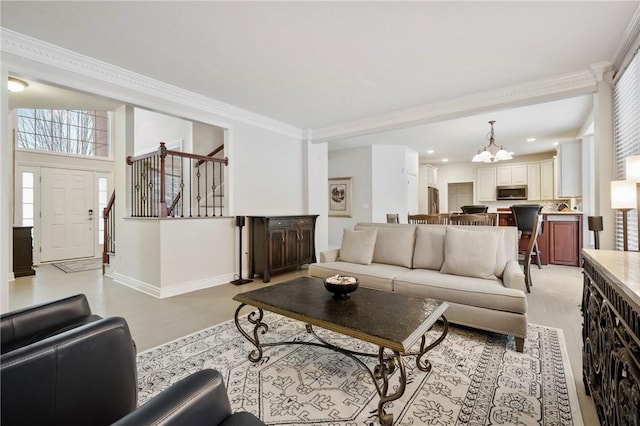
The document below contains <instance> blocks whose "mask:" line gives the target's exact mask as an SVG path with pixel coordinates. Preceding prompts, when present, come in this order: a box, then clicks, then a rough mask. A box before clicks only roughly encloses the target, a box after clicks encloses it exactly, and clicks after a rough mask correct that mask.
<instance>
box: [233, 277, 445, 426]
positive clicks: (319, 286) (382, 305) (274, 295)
mask: <svg viewBox="0 0 640 426" xmlns="http://www.w3.org/2000/svg"><path fill="white" fill-rule="evenodd" d="M233 300H236V301H238V302H240V306H238V308H237V309H236V312H235V316H234V319H235V323H236V327H237V328H238V331H240V333H242V335H243V336H244V337H245V338H246V339H247V340H249V342H251V343H252V344H253V345H254V346H255V347H256V349H253V350H251V351H250V352H249V355H248V358H249V360H250V361H252V362H258V361H260V360H261V359H262V355H263V348H265V347H269V346H276V345H311V346H320V347H324V348H329V349H331V350H334V351H337V352H340V353H342V354H344V355H346V356H349V357H351V358H352V359H353V360H355V361H356V362H357V364H358V365H360V366H361V367H362V368H363V369H364V370H365V371H367V372H368V373H369V374H370V375H371V378H372V379H373V383H374V384H375V386H376V390H377V392H378V395H379V396H380V401H379V402H378V417H379V418H380V421H381V422H382V424H384V425H391V424H392V423H393V414H390V413H386V411H385V410H384V405H385V404H386V403H388V402H390V401H394V400H396V399H398V398H400V397H401V396H402V395H403V394H404V391H405V387H406V385H407V376H406V371H405V365H404V361H403V359H402V357H403V356H409V355H411V356H415V358H416V366H417V368H418V369H420V370H421V371H424V372H427V373H428V372H429V371H431V363H430V362H429V361H428V360H427V359H426V358H424V356H425V354H426V353H427V352H428V351H430V350H431V349H433V348H434V347H435V346H437V345H438V344H440V342H442V340H444V338H445V336H446V335H447V332H448V329H449V324H448V322H447V319H446V318H445V316H444V312H445V311H446V310H447V308H448V307H449V305H448V304H447V303H446V302H441V301H438V300H433V299H425V298H420V297H412V296H406V295H403V294H398V293H392V292H387V291H379V290H372V289H368V288H364V287H360V288H358V289H357V290H356V291H355V292H354V293H352V294H351V296H350V297H349V298H346V299H335V298H334V297H333V295H332V294H331V293H329V292H328V291H327V290H326V289H325V288H324V283H323V280H321V279H318V278H311V277H301V278H296V279H293V280H290V281H285V282H282V283H279V284H275V285H272V286H269V287H263V288H260V289H257V290H252V291H248V292H245V293H241V294H238V295H236V296H235V297H234V298H233ZM247 305H249V306H251V307H254V308H257V311H256V310H253V311H251V312H250V313H249V314H248V315H247V317H246V321H247V325H248V326H249V328H251V325H253V330H249V331H247V330H245V329H244V328H243V326H242V325H241V324H240V316H241V315H240V311H241V310H242V308H244V307H245V306H247ZM264 310H267V311H270V312H275V313H277V314H280V315H283V316H285V317H288V318H293V319H296V320H299V321H302V322H304V323H305V324H306V328H307V331H308V332H309V333H312V334H313V335H314V336H315V338H316V339H317V340H318V342H300V341H283V342H275V343H271V342H269V343H266V342H261V341H260V337H259V336H260V335H261V334H265V333H266V332H267V331H268V330H269V326H268V325H267V324H266V323H264V322H263V319H264ZM438 319H441V320H442V321H443V323H444V327H443V331H442V334H441V335H440V336H439V337H438V338H437V339H436V340H434V341H433V342H431V343H429V344H427V340H426V333H427V331H429V330H430V329H431V327H432V326H433V324H435V322H436V321H437V320H438ZM313 326H318V327H322V328H324V329H326V330H331V331H334V332H337V333H340V334H342V335H345V336H349V337H353V338H356V339H360V340H363V341H365V342H369V343H372V344H374V345H376V346H378V348H379V349H378V353H377V354H371V353H362V352H354V351H349V350H347V349H344V348H341V347H339V346H336V345H334V344H332V343H329V342H327V341H325V340H323V339H322V338H320V337H319V336H318V335H317V334H316V333H315V332H314V330H313ZM418 340H420V349H419V350H418V351H415V352H411V347H413V346H414V345H415V344H416V343H417V342H418ZM356 355H357V356H360V357H362V356H365V357H375V358H377V364H376V365H375V367H374V368H373V370H372V369H371V368H369V366H367V365H366V364H365V363H364V362H363V361H362V360H361V359H360V358H358V357H356ZM396 369H397V370H398V371H399V373H400V377H399V378H398V380H399V386H398V388H397V390H396V392H394V393H392V394H390V392H389V391H390V390H392V389H393V386H390V385H389V379H390V378H391V376H392V375H393V373H394V372H395V371H396Z"/></svg>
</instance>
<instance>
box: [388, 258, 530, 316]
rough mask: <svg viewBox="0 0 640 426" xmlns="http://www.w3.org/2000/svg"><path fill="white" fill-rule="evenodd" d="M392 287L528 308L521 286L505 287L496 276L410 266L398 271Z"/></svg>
mask: <svg viewBox="0 0 640 426" xmlns="http://www.w3.org/2000/svg"><path fill="white" fill-rule="evenodd" d="M393 287H394V289H395V291H397V292H399V293H402V294H410V295H415V296H421V297H428V298H431V299H438V300H446V301H447V302H452V303H459V304H462V305H468V306H477V307H479V308H485V309H493V310H498V311H505V312H514V313H519V314H523V313H526V312H527V296H526V294H525V293H524V292H523V291H522V290H518V289H513V288H507V287H505V286H504V285H503V284H502V282H501V281H500V280H498V279H495V278H494V279H492V280H488V279H483V278H474V277H460V276H455V275H447V274H442V273H439V272H438V271H431V270H428V269H413V270H411V271H407V272H405V273H404V274H401V275H398V276H397V277H396V278H395V279H394V282H393ZM445 315H446V313H445Z"/></svg>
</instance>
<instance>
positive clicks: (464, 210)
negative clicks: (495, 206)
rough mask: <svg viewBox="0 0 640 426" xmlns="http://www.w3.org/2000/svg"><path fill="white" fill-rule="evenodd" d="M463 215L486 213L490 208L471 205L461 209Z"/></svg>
mask: <svg viewBox="0 0 640 426" xmlns="http://www.w3.org/2000/svg"><path fill="white" fill-rule="evenodd" d="M460 209H461V210H462V213H467V214H474V213H486V212H487V211H488V210H489V206H485V205H481V204H479V205H469V206H462V207H460Z"/></svg>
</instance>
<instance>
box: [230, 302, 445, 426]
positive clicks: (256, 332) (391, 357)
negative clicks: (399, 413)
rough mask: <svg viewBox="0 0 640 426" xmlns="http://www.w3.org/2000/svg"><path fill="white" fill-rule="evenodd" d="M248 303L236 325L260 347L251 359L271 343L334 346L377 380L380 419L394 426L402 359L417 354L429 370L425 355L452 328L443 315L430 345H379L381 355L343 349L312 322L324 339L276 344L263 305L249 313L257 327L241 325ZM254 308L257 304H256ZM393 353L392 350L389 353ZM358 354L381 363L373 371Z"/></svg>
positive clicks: (423, 342) (402, 374)
mask: <svg viewBox="0 0 640 426" xmlns="http://www.w3.org/2000/svg"><path fill="white" fill-rule="evenodd" d="M245 306H248V305H246V304H244V303H242V304H240V306H238V308H237V309H236V313H235V315H234V321H235V323H236V327H237V329H238V331H239V332H240V333H241V334H242V335H243V336H244V337H245V338H246V339H247V340H248V341H249V342H251V343H252V344H253V346H255V347H256V349H253V350H251V352H249V355H248V358H249V361H251V362H258V361H260V360H261V359H262V355H263V348H266V347H270V346H279V345H307V346H318V347H321V348H327V349H331V350H333V351H336V352H339V353H341V354H343V355H346V356H348V357H350V358H351V359H353V360H354V361H355V362H356V363H357V364H358V365H359V366H360V367H362V369H363V370H364V371H366V372H367V373H369V375H370V376H371V379H372V380H373V383H374V384H375V386H376V391H377V392H378V395H379V396H380V401H379V402H378V418H380V421H381V422H382V424H383V425H385V426H391V425H392V424H393V414H390V413H387V412H386V411H385V409H384V406H385V404H387V403H388V402H391V401H395V400H397V399H399V398H400V397H401V396H402V395H403V394H404V391H405V388H406V386H407V373H406V370H405V365H404V360H403V359H402V358H403V357H405V356H415V357H416V367H417V368H418V369H419V370H420V371H424V372H426V373H428V372H430V371H431V363H430V362H429V360H428V359H426V358H425V355H426V353H427V352H429V351H430V350H431V349H433V348H434V347H436V346H437V345H439V344H440V343H441V342H442V341H443V340H444V338H445V337H446V335H447V332H448V331H449V322H448V321H447V319H446V318H445V316H444V315H441V316H440V319H441V320H442V322H443V323H444V327H443V331H442V334H441V335H440V336H439V337H438V338H437V339H436V340H434V341H433V342H431V343H430V344H428V345H427V339H426V336H425V335H423V336H422V337H421V341H420V350H418V351H417V352H409V353H400V352H398V351H391V350H389V349H387V348H384V347H382V346H380V347H379V349H378V353H377V354H371V353H364V352H357V351H350V350H348V349H345V348H341V347H339V346H336V345H334V344H331V343H329V342H327V341H325V340H323V339H322V338H321V337H320V336H318V335H317V334H316V332H315V331H314V330H313V327H312V326H311V325H310V324H306V328H307V332H308V333H311V334H313V336H314V337H315V338H316V339H317V340H318V341H319V342H320V343H317V342H301V341H283V342H274V343H264V342H261V341H260V337H259V336H260V335H261V334H265V333H266V332H267V331H268V330H269V326H268V325H267V324H266V323H264V322H263V321H262V320H263V318H264V312H263V310H262V309H261V308H254V309H256V310H254V311H252V312H250V313H249V314H248V315H247V321H248V322H249V323H251V324H253V330H252V331H251V332H247V331H246V330H245V329H244V328H242V326H241V325H240V321H239V315H240V310H241V309H242V308H243V307H245ZM252 308H253V307H252ZM389 352H391V353H389ZM358 356H364V357H373V358H377V359H378V361H377V362H378V363H377V364H376V365H375V366H374V368H373V370H371V368H369V367H368V366H367V365H366V364H365V363H364V362H363V361H362V360H361V359H359V358H358ZM396 369H397V370H398V371H399V373H400V377H399V378H398V380H399V386H398V388H397V390H396V391H395V392H394V393H392V394H389V390H390V388H392V386H390V385H389V379H390V378H391V376H392V375H393V374H394V373H395V371H396Z"/></svg>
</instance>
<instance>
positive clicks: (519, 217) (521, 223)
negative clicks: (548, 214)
mask: <svg viewBox="0 0 640 426" xmlns="http://www.w3.org/2000/svg"><path fill="white" fill-rule="evenodd" d="M511 212H512V213H513V218H514V220H515V223H516V227H517V228H518V234H519V238H520V240H526V241H527V244H526V245H524V244H523V245H521V246H524V247H526V246H528V243H529V239H530V238H531V235H532V233H533V230H534V221H535V218H536V217H537V216H538V215H539V214H540V213H541V212H542V205H541V204H514V205H512V206H511ZM540 233H542V224H540V232H539V233H538V235H539V234H540ZM521 251H525V249H524V248H523V249H522V250H521ZM533 255H534V256H535V258H536V264H537V265H538V269H542V265H541V263H540V249H539V248H538V241H537V236H536V239H535V240H534V241H533Z"/></svg>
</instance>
